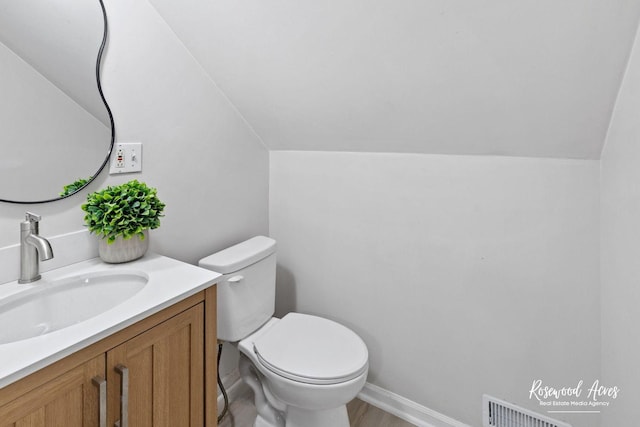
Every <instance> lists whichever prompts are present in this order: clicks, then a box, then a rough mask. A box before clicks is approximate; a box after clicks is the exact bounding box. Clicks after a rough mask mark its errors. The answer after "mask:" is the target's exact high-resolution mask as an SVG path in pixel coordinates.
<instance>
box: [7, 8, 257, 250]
mask: <svg viewBox="0 0 640 427" xmlns="http://www.w3.org/2000/svg"><path fill="white" fill-rule="evenodd" d="M106 8H107V13H108V16H109V20H110V22H109V25H110V36H109V45H108V50H107V52H106V55H105V62H104V65H103V76H104V78H103V87H104V92H105V96H106V97H107V100H108V101H109V103H110V105H111V108H112V110H113V114H114V117H115V123H116V134H117V140H118V141H142V142H143V144H144V148H143V152H144V156H143V173H142V174H131V175H126V176H117V177H109V176H108V175H106V174H105V173H103V174H102V175H100V176H99V177H98V180H97V181H98V182H96V183H94V184H92V185H91V190H96V189H98V188H102V187H104V186H105V185H107V184H115V183H120V182H124V181H126V180H129V179H133V178H136V179H139V180H144V181H145V182H147V183H148V184H149V185H151V186H154V187H157V188H158V195H159V197H160V198H161V199H162V200H163V201H164V202H165V203H166V204H167V208H166V212H165V213H166V216H165V218H163V219H162V221H161V222H162V225H161V227H160V228H159V229H157V230H154V231H153V232H152V236H151V239H152V240H151V244H152V249H153V250H156V251H158V252H160V253H163V254H165V255H169V256H172V257H175V258H178V259H181V260H184V261H187V262H197V260H198V259H200V257H203V256H205V255H208V254H210V253H212V252H213V251H215V250H218V249H221V248H224V247H225V246H227V245H229V244H232V243H235V242H237V241H240V240H242V239H244V238H247V237H250V236H252V235H255V234H258V233H266V232H267V223H268V209H267V198H268V167H269V163H268V162H269V159H268V153H267V151H266V149H265V147H264V146H263V145H262V144H261V142H260V140H259V138H258V137H257V136H256V135H255V134H254V133H253V132H252V131H251V130H250V128H249V127H248V126H247V125H246V123H245V122H244V120H243V119H242V117H240V116H239V114H238V113H237V112H236V110H235V109H234V108H233V107H232V106H231V105H230V104H229V102H228V101H227V99H226V98H225V97H224V95H223V94H222V93H221V92H220V91H219V90H218V88H217V87H216V86H215V84H214V83H213V82H212V81H211V79H210V78H209V77H208V76H207V75H206V73H205V72H204V71H203V70H202V68H201V67H200V66H199V64H198V63H197V62H196V61H195V60H194V59H193V57H192V56H191V55H190V54H189V52H188V51H187V50H186V49H185V48H184V46H183V45H182V44H181V43H180V41H179V40H178V39H177V38H176V37H175V35H174V33H173V32H172V31H171V30H170V29H169V27H168V26H167V25H166V24H165V23H164V21H163V20H162V18H161V17H160V16H158V14H157V13H156V12H155V9H153V7H151V6H150V5H149V4H148V2H147V1H146V0H135V1H130V0H108V1H107V2H106ZM33 179H34V180H39V179H46V177H41V176H39V175H38V174H34V177H33ZM85 195H86V191H84V192H83V193H82V194H80V195H74V196H72V197H71V198H70V199H67V200H64V201H60V202H55V203H50V204H44V205H35V206H20V205H10V204H4V203H3V204H2V205H0V247H2V246H6V245H10V244H15V243H17V242H18V238H19V224H18V223H19V221H21V220H22V218H23V216H24V211H25V210H32V211H34V212H37V213H40V214H42V215H43V217H44V218H43V220H42V223H41V233H42V234H43V235H44V236H51V235H56V234H61V233H64V232H69V231H73V230H79V229H82V228H83V221H82V218H83V212H82V211H81V210H80V204H81V203H82V202H83V200H84V198H85ZM54 251H55V248H54Z"/></svg>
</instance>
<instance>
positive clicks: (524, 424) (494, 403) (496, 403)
mask: <svg viewBox="0 0 640 427" xmlns="http://www.w3.org/2000/svg"><path fill="white" fill-rule="evenodd" d="M482 406H483V410H482V426H483V427H571V424H567V423H565V422H563V421H557V420H554V419H551V418H549V417H546V416H544V415H540V414H536V413H535V412H533V411H529V410H528V409H524V408H521V407H519V406H516V405H514V404H512V403H509V402H505V401H504V400H500V399H497V398H495V397H492V396H488V395H486V394H485V395H483V396H482Z"/></svg>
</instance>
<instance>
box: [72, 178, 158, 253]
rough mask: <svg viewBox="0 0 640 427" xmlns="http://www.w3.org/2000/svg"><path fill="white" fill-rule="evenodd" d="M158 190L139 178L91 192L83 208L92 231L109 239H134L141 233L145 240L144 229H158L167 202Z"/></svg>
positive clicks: (85, 220)
mask: <svg viewBox="0 0 640 427" xmlns="http://www.w3.org/2000/svg"><path fill="white" fill-rule="evenodd" d="M156 193H157V190H156V189H155V188H150V187H147V185H146V184H145V183H143V182H138V181H137V180H135V179H134V180H133V181H129V182H127V183H124V184H122V185H117V186H113V187H107V188H105V189H103V190H100V191H96V192H95V193H91V194H89V195H87V203H85V204H83V205H82V210H83V211H85V212H86V213H87V214H86V215H85V217H84V222H85V223H86V225H87V227H88V228H89V231H90V232H92V233H94V234H96V235H98V236H102V238H106V239H107V243H109V244H111V243H113V242H114V241H115V240H116V237H118V236H122V237H123V238H124V239H130V238H132V237H133V236H135V235H137V236H139V237H140V239H144V233H143V232H144V230H148V229H154V228H158V227H159V226H160V217H162V216H163V215H162V211H163V209H164V207H165V204H164V203H162V202H161V201H160V199H158V196H157V194H156Z"/></svg>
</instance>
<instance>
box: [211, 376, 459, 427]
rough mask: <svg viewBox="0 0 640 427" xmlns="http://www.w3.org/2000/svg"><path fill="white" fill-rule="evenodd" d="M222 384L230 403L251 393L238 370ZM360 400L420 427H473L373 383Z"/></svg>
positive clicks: (361, 395) (368, 385)
mask: <svg viewBox="0 0 640 427" xmlns="http://www.w3.org/2000/svg"><path fill="white" fill-rule="evenodd" d="M222 384H224V386H225V389H226V391H227V395H228V396H229V402H233V401H234V400H235V399H237V398H238V397H240V396H246V395H247V393H250V392H251V389H250V388H249V386H247V385H246V384H245V383H244V382H242V380H241V379H240V373H239V372H238V370H237V369H234V370H233V371H231V372H230V373H229V374H228V375H226V376H225V377H224V378H223V379H222ZM358 398H359V399H360V400H362V401H364V402H367V403H369V404H370V405H373V406H375V407H377V408H380V409H382V410H383V411H386V412H388V413H390V414H393V415H395V416H396V417H398V418H401V419H403V420H405V421H407V422H409V423H411V424H414V425H416V426H419V427H471V426H469V425H467V424H464V423H461V422H460V421H457V420H454V419H453V418H450V417H448V416H446V415H444V414H441V413H439V412H436V411H434V410H433V409H429V408H427V407H425V406H422V405H419V404H417V403H416V402H413V401H411V400H409V399H406V398H404V397H402V396H400V395H397V394H395V393H392V392H390V391H388V390H385V389H383V388H381V387H378V386H377V385H373V384H371V383H366V384H365V385H364V388H363V389H362V391H361V392H360V393H359V394H358ZM223 406H224V398H223V396H222V394H221V393H220V394H218V408H219V409H218V413H220V412H221V411H222V408H223Z"/></svg>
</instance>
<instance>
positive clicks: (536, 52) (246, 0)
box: [150, 0, 640, 159]
mask: <svg viewBox="0 0 640 427" xmlns="http://www.w3.org/2000/svg"><path fill="white" fill-rule="evenodd" d="M150 1H151V3H152V4H153V5H154V6H155V8H156V9H157V10H158V12H159V13H160V15H161V16H162V17H163V18H164V20H165V21H166V22H167V23H168V25H169V26H170V27H171V28H172V29H173V30H174V31H175V33H176V34H177V35H178V37H180V38H181V40H182V41H183V43H184V44H185V46H186V47H187V48H188V49H189V50H190V51H191V52H192V53H193V55H194V56H195V57H196V59H197V60H198V61H199V62H200V63H201V64H202V66H203V67H204V68H205V70H206V71H207V72H208V73H209V75H210V76H211V78H212V79H213V80H214V81H215V82H216V83H217V84H218V86H219V87H220V88H221V89H222V91H223V92H224V93H225V94H226V95H227V96H228V97H229V99H230V100H231V102H232V103H233V104H234V105H235V106H236V107H237V108H238V110H239V111H240V113H241V114H242V115H243V116H244V117H245V118H246V120H247V121H248V122H249V124H250V125H251V126H252V127H253V128H254V130H255V131H256V132H257V134H258V135H259V136H260V137H261V138H262V139H263V140H264V142H265V143H266V144H267V146H268V147H269V149H272V150H322V151H325V150H337V151H367V152H415V153H446V154H497V155H513V156H535V157H561V158H586V159H597V158H599V156H600V152H601V149H602V145H603V142H604V140H605V136H606V132H607V127H608V124H609V121H610V117H611V113H612V109H613V106H614V103H615V100H616V95H617V92H618V88H619V87H620V83H621V80H622V76H623V74H624V70H625V66H626V62H627V58H628V56H629V52H630V50H631V46H632V43H633V39H634V36H635V32H636V27H637V24H638V18H639V15H640V0H616V1H604V0H564V1H557V0H518V1H513V0H473V1H470V0H466V1H462V0H325V1H312V0H215V1H211V0H181V1H179V2H176V1H173V0H150ZM212 120H215V117H213V118H212Z"/></svg>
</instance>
